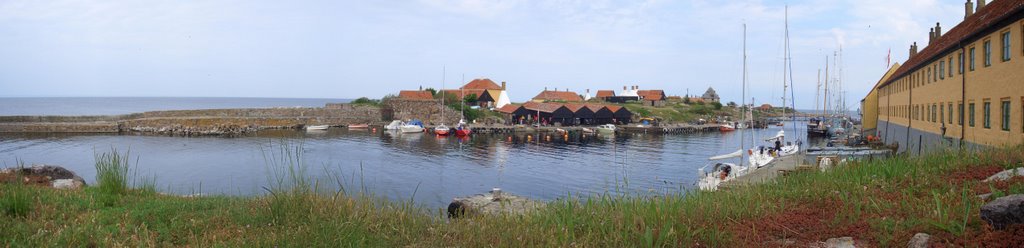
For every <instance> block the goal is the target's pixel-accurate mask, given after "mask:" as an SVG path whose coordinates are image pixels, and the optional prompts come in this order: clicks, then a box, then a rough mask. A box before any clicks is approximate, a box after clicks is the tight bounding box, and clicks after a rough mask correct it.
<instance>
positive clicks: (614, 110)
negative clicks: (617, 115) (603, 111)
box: [605, 105, 622, 113]
mask: <svg viewBox="0 0 1024 248" xmlns="http://www.w3.org/2000/svg"><path fill="white" fill-rule="evenodd" d="M605 107H607V108H608V110H611V111H612V113H614V112H619V109H622V106H617V105H607V106H605Z"/></svg>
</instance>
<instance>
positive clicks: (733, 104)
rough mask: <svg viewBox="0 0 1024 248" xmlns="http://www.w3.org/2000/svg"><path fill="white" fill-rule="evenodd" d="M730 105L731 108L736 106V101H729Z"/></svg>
mask: <svg viewBox="0 0 1024 248" xmlns="http://www.w3.org/2000/svg"><path fill="white" fill-rule="evenodd" d="M728 106H729V107H730V108H735V107H736V102H729V104H728Z"/></svg>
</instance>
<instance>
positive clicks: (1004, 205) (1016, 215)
mask: <svg viewBox="0 0 1024 248" xmlns="http://www.w3.org/2000/svg"><path fill="white" fill-rule="evenodd" d="M981 219H982V220H985V222H988V224H989V225H992V227H993V228H995V229H998V230H1001V229H1004V228H1006V227H1007V226H1009V225H1011V224H1020V223H1024V194H1016V195H1008V196H1004V197H999V198H998V199H996V200H994V201H991V202H989V203H986V204H985V205H984V206H981Z"/></svg>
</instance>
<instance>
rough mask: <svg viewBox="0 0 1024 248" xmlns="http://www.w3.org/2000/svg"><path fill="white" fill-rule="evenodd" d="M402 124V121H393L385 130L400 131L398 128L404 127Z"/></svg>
mask: <svg viewBox="0 0 1024 248" xmlns="http://www.w3.org/2000/svg"><path fill="white" fill-rule="evenodd" d="M402 124H403V123H402V121H400V120H393V121H391V123H390V124H387V125H385V126H384V130H398V128H400V127H402Z"/></svg>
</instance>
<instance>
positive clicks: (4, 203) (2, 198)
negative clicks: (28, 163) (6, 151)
mask: <svg viewBox="0 0 1024 248" xmlns="http://www.w3.org/2000/svg"><path fill="white" fill-rule="evenodd" d="M15 168H16V169H15V173H14V177H13V178H14V180H12V182H10V183H9V185H8V186H7V187H4V188H3V190H0V209H2V210H3V212H4V214H6V215H7V216H10V217H24V216H26V215H28V213H29V211H30V210H32V201H33V199H32V198H33V197H32V193H31V192H29V190H28V188H27V186H26V185H25V183H24V182H23V181H22V180H21V177H22V175H21V171H22V169H24V168H25V163H24V162H23V161H21V160H18V166H17V167H15ZM0 183H2V182H0Z"/></svg>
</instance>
